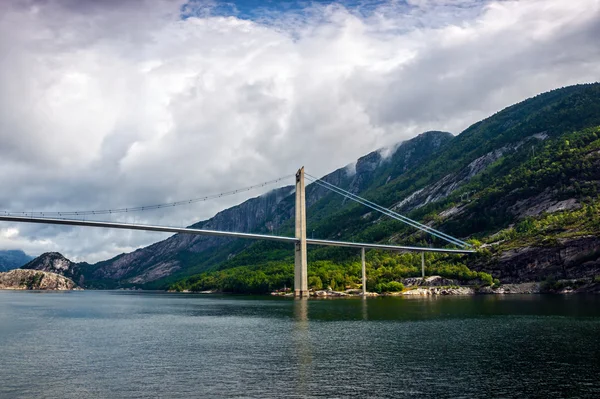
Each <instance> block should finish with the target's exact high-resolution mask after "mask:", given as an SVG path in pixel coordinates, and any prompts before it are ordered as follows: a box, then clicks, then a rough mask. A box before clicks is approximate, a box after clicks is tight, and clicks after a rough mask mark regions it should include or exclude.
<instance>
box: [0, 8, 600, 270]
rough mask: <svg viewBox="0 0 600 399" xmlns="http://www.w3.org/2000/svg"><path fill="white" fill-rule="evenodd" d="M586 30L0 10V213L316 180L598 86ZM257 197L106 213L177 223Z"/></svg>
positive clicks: (88, 251)
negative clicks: (526, 103) (562, 93)
mask: <svg viewBox="0 0 600 399" xmlns="http://www.w3.org/2000/svg"><path fill="white" fill-rule="evenodd" d="M599 38H600V0H521V1H483V0H403V1H400V0H390V1H369V0H364V1H360V0H352V1H342V2H332V1H320V2H305V1H274V0H273V1H263V0H245V1H243V0H238V1H230V2H219V1H202V0H199V1H188V2H185V1H184V0H179V1H177V0H129V1H127V0H104V1H97V0H13V1H2V2H0V54H2V57H0V187H2V191H1V192H0V211H51V210H55V211H64V210H87V209H106V208H120V207H127V206H137V205H147V204H158V203H164V202H170V201H177V200H183V199H187V198H196V197H201V196H203V195H208V194H213V193H219V192H222V191H227V190H230V189H235V188H238V187H244V186H248V185H252V184H254V183H260V182H263V181H266V180H270V179H273V178H277V177H279V176H282V175H286V174H289V173H293V172H294V171H295V170H296V169H297V168H298V167H299V166H302V165H305V166H306V168H307V170H308V171H309V172H310V173H312V174H319V175H321V174H325V173H327V172H329V171H332V170H333V169H336V168H338V167H341V166H344V165H346V164H349V163H351V162H353V161H354V160H355V159H356V158H358V157H359V156H361V155H364V154H366V153H368V152H370V151H372V150H375V149H377V148H380V147H384V146H390V145H393V144H395V143H397V142H400V141H402V140H406V139H408V138H411V137H413V136H415V135H417V134H419V133H421V132H423V131H426V130H431V129H436V130H447V131H450V132H452V133H454V134H458V133H460V132H461V131H462V130H464V129H465V128H466V127H468V126H469V125H470V124H472V123H474V122H476V121H478V120H480V119H482V118H484V117H486V116H489V115H490V114H493V113H494V112H496V111H498V110H500V109H502V108H503V107H505V106H508V105H510V104H513V103H515V102H518V101H520V100H523V99H525V98H527V97H530V96H532V95H535V94H538V93H540V92H543V91H547V90H551V89H554V88H557V87H561V86H566V85H571V84H575V83H582V82H594V81H599V80H600V44H599V43H600V41H599ZM287 183H288V184H291V183H292V181H291V180H290V181H289V182H287ZM258 194H260V191H258V192H249V193H244V194H240V195H237V196H232V197H228V198H227V199H225V200H221V201H210V202H204V203H199V204H195V205H191V206H186V207H180V208H175V209H169V210H160V211H152V212H144V213H139V214H127V215H121V216H116V215H113V216H112V217H110V218H108V217H103V219H111V220H120V221H135V222H140V223H155V224H165V225H176V226H183V225H189V224H191V223H193V222H194V221H198V220H202V219H206V218H208V217H210V216H212V215H214V214H215V213H216V212H217V211H219V210H221V209H223V208H226V207H229V206H231V205H233V204H236V203H239V202H242V201H243V200H245V199H246V198H248V197H250V196H255V195H258ZM164 237H165V236H164V235H160V234H156V233H144V232H123V231H121V232H118V231H110V230H94V229H82V228H65V227H52V226H36V225H17V224H14V225H13V224H7V223H4V222H2V223H0V249H23V250H25V251H26V252H27V253H29V254H31V255H39V254H40V253H42V252H45V251H59V252H62V253H63V254H65V255H66V256H68V257H70V258H72V259H74V260H80V261H81V260H87V261H97V260H102V259H106V258H108V257H111V256H113V255H116V254H119V253H121V252H127V251H131V250H133V249H135V248H137V247H140V246H143V245H147V244H149V243H152V242H154V241H157V240H160V239H162V238H164Z"/></svg>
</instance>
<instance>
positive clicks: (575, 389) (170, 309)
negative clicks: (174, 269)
mask: <svg viewBox="0 0 600 399" xmlns="http://www.w3.org/2000/svg"><path fill="white" fill-rule="evenodd" d="M599 375H600V298H598V297H597V296H591V297H588V296H543V295H529V296H504V297H502V296H477V297H464V298H463V297H442V298H433V299H432V298H429V299H405V298H373V299H367V300H363V299H360V298H352V299H342V300H309V301H306V300H293V299H283V298H268V297H235V296H200V295H190V294H168V293H149V292H108V291H104V292H93V291H84V292H44V293H41V292H11V291H0V376H1V378H0V397H2V398H32V397H36V398H82V397H89V398H95V397H98V398H146V397H147V398H154V397H165V398H189V397H260V398H265V397H266V398H268V397H316V396H323V397H340V398H341V397H361V398H364V397H401V396H425V397H484V396H490V397H514V398H517V397H600V377H599Z"/></svg>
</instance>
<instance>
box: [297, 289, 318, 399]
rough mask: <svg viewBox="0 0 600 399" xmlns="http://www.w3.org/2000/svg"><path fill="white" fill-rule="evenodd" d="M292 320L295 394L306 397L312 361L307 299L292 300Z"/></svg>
mask: <svg viewBox="0 0 600 399" xmlns="http://www.w3.org/2000/svg"><path fill="white" fill-rule="evenodd" d="M294 319H295V321H294V329H293V333H292V337H293V340H294V346H295V350H296V354H297V357H298V388H297V393H298V394H300V395H307V394H308V392H309V389H308V383H309V379H310V373H311V368H312V361H313V359H312V353H311V343H310V336H309V328H308V298H295V299H294Z"/></svg>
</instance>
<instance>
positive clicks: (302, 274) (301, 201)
mask: <svg viewBox="0 0 600 399" xmlns="http://www.w3.org/2000/svg"><path fill="white" fill-rule="evenodd" d="M296 239H297V240H298V241H297V242H296V246H295V253H294V296H296V297H300V298H303V297H308V272H307V260H306V194H305V186H304V166H303V167H302V168H300V169H299V170H298V172H297V173H296Z"/></svg>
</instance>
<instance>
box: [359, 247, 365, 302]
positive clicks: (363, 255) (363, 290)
mask: <svg viewBox="0 0 600 399" xmlns="http://www.w3.org/2000/svg"><path fill="white" fill-rule="evenodd" d="M360 261H361V266H362V268H361V269H362V294H363V296H366V295H367V266H366V264H365V249H364V248H361V249H360Z"/></svg>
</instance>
